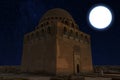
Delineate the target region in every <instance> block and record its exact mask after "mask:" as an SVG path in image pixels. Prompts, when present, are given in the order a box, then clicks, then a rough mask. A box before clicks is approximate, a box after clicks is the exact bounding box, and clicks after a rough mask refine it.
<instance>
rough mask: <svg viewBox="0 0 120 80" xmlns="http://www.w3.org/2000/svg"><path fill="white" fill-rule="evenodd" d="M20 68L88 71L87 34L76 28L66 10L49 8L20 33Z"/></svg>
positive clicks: (59, 72) (90, 59)
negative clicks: (34, 24)
mask: <svg viewBox="0 0 120 80" xmlns="http://www.w3.org/2000/svg"><path fill="white" fill-rule="evenodd" d="M21 69H22V71H24V72H40V73H48V74H78V73H81V72H82V73H84V72H85V73H86V72H92V70H93V67H92V58H91V46H90V36H89V35H88V34H85V33H83V32H81V31H80V30H79V29H78V25H77V24H76V23H75V21H74V20H73V18H72V16H71V15H70V14H69V13H68V12H67V11H65V10H63V9H60V8H55V9H51V10H49V11H48V12H46V13H45V14H44V15H43V17H42V19H41V20H40V22H39V24H38V26H37V27H36V29H35V30H34V31H32V32H30V33H28V34H26V35H25V36H24V46H23V56H22V65H21Z"/></svg>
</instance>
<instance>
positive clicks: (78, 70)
mask: <svg viewBox="0 0 120 80" xmlns="http://www.w3.org/2000/svg"><path fill="white" fill-rule="evenodd" d="M76 67H77V68H76V69H77V73H79V72H80V69H79V64H77V66H76Z"/></svg>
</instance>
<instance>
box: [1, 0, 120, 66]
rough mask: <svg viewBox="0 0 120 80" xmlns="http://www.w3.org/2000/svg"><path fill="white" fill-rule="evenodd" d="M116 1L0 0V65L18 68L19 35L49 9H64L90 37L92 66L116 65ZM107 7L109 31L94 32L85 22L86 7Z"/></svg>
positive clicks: (119, 41) (119, 20)
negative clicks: (109, 10)
mask: <svg viewBox="0 0 120 80" xmlns="http://www.w3.org/2000/svg"><path fill="white" fill-rule="evenodd" d="M119 1H120V0H0V65H19V64H21V55H22V48H23V35H24V34H25V33H28V32H31V31H32V30H34V28H35V27H36V26H37V24H38V22H39V20H40V19H41V17H42V15H43V14H44V13H45V12H46V11H47V10H49V9H52V8H63V9H65V10H67V11H68V12H69V13H70V14H71V15H72V16H73V18H74V19H75V21H76V23H77V24H78V25H79V29H80V30H81V31H83V32H86V33H88V34H90V35H91V47H92V58H93V64H94V65H120V2H119ZM96 4H106V5H108V6H109V7H110V8H111V9H112V12H113V14H114V20H113V22H112V25H111V27H110V28H109V29H107V30H103V31H97V30H94V29H92V28H91V27H90V25H89V23H88V22H87V14H88V11H89V10H90V8H91V7H92V6H94V5H96Z"/></svg>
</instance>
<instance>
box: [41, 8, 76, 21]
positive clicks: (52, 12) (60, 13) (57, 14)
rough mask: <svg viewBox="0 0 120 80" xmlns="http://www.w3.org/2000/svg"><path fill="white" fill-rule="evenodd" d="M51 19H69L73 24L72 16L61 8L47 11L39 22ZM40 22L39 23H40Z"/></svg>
mask: <svg viewBox="0 0 120 80" xmlns="http://www.w3.org/2000/svg"><path fill="white" fill-rule="evenodd" d="M51 17H58V18H59V17H61V18H64V19H69V20H71V21H73V22H74V20H73V18H72V16H71V15H70V14H69V13H68V12H67V11H66V10H64V9H61V8H54V9H51V10H49V11H47V12H46V13H45V14H44V15H43V17H42V19H41V20H44V19H46V18H51ZM41 20H40V21H41Z"/></svg>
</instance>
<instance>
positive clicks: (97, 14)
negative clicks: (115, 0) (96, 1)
mask: <svg viewBox="0 0 120 80" xmlns="http://www.w3.org/2000/svg"><path fill="white" fill-rule="evenodd" d="M88 17H89V23H90V24H91V25H92V27H94V28H96V29H99V30H101V29H105V28H107V27H108V26H109V25H110V23H111V21H112V13H111V11H110V9H109V8H107V7H106V6H102V5H99V6H95V7H94V8H92V9H91V11H90V13H89V16H88Z"/></svg>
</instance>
